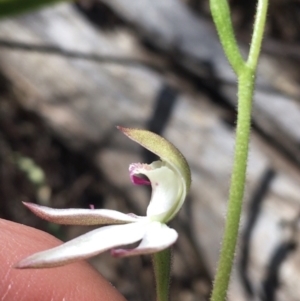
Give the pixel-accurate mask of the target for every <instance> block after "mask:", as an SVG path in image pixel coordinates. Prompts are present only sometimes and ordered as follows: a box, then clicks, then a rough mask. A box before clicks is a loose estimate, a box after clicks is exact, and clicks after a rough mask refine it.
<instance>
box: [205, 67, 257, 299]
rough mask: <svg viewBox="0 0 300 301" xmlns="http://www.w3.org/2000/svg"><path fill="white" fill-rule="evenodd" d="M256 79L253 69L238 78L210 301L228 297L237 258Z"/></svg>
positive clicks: (246, 69)
mask: <svg viewBox="0 0 300 301" xmlns="http://www.w3.org/2000/svg"><path fill="white" fill-rule="evenodd" d="M253 79H254V77H253V72H252V70H251V69H249V68H245V70H244V72H243V74H242V75H241V76H239V80H238V98H239V102H238V118H237V129H236V144H235V156H234V163H233V171H232V177H231V186H230V192H229V203H228V209H227V218H226V224H225V231H224V237H223V243H222V249H221V253H220V259H219V264H218V269H217V274H216V277H215V281H214V286H213V292H212V296H211V301H223V300H225V298H226V293H227V289H228V284H229V280H230V274H231V269H232V265H233V260H234V253H235V247H236V242H237V237H238V229H239V222H240V215H241V208H242V200H243V195H244V186H245V179H246V168H247V158H248V144H249V136H250V123H251V107H252V94H253V86H254V83H253Z"/></svg>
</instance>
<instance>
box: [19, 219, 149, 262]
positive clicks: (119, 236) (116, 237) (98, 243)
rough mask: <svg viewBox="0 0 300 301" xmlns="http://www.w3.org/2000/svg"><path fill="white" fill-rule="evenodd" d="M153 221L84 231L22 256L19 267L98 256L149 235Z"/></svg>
mask: <svg viewBox="0 0 300 301" xmlns="http://www.w3.org/2000/svg"><path fill="white" fill-rule="evenodd" d="M148 224H149V222H147V221H140V222H137V223H130V224H125V225H113V226H106V227H103V228H99V229H96V230H93V231H91V232H88V233H86V234H84V235H81V236H79V237H77V238H75V239H73V240H70V241H69V242H66V243H64V244H62V245H60V246H58V247H55V248H52V249H50V250H46V251H42V252H39V253H36V254H33V255H31V256H29V257H27V258H25V259H23V260H21V261H20V262H19V263H17V265H16V266H15V267H17V268H47V267H56V266H61V265H65V264H68V263H71V262H74V261H78V260H82V259H86V258H89V257H91V256H95V255H97V254H99V253H102V252H104V251H107V250H109V249H111V248H114V247H119V246H122V245H127V244H131V243H134V242H137V241H139V240H141V239H142V238H143V236H144V235H145V232H146V229H147V225H148Z"/></svg>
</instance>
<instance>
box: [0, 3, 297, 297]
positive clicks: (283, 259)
mask: <svg viewBox="0 0 300 301" xmlns="http://www.w3.org/2000/svg"><path fill="white" fill-rule="evenodd" d="M231 6H232V18H233V22H234V26H235V29H236V35H237V38H238V40H239V43H240V47H241V49H242V50H243V51H244V53H245V54H246V53H247V47H248V44H249V38H250V34H251V28H252V20H253V15H254V9H255V3H254V1H243V2H241V1H231ZM299 16H300V3H299V2H298V1H296V0H294V1H292V0H291V1H280V0H276V1H271V4H270V11H269V15H268V24H267V29H266V38H265V43H264V47H263V53H262V58H261V64H260V70H259V75H258V80H257V92H256V95H255V105H254V113H253V134H252V141H251V154H250V161H249V171H248V186H247V194H246V203H245V208H244V215H243V219H242V229H241V235H240V243H239V250H238V252H237V253H238V254H237V261H236V268H235V272H234V275H233V277H232V284H231V290H230V294H229V300H268V301H272V300H274V301H275V300H278V301H279V300H280V301H281V300H288V301H293V300H295V301H296V300H300V297H299V296H300V288H299V285H298V283H299V281H300V256H299V250H298V243H299V232H298V223H299V213H300V186H299V183H300V177H299V175H300V174H299V167H300V152H299V143H300V131H299V128H300V108H299V95H300V90H299V79H300V77H299V75H300V73H299V70H300V68H299V59H300V56H299V53H300V51H299V50H300V45H299V39H300V24H299V22H300V18H299ZM235 81H236V80H235V77H234V75H233V74H232V72H231V70H230V67H229V66H228V64H227V62H226V59H225V58H224V56H223V53H222V49H221V48H220V45H219V43H218V39H217V36H216V33H215V31H214V27H213V24H212V22H211V19H210V16H209V8H208V1H193V0H190V1H188V0H187V1H183V0H182V1H179V0H165V1H163V2H162V1H160V0H155V1H154V0H152V1H150V0H139V1H126V0H110V1H108V0H107V1H106V0H102V1H101V0H90V1H79V2H77V3H75V4H59V5H56V6H52V7H49V8H45V9H42V10H39V11H35V12H31V13H28V14H23V15H20V16H16V17H12V18H7V19H3V20H2V21H0V160H1V161H0V163H1V164H0V195H1V199H0V217H1V218H5V219H9V220H12V221H16V222H19V223H23V224H26V225H30V226H33V227H36V228H40V229H43V230H45V231H48V232H50V233H52V234H54V235H56V236H58V237H59V238H61V239H63V240H69V239H71V238H72V237H75V236H78V235H80V234H82V233H84V232H85V231H87V230H89V229H87V228H86V227H85V228H80V227H78V228H77V227H63V226H57V225H53V224H49V223H47V222H44V221H42V220H40V219H39V218H37V217H35V216H33V214H31V213H30V212H28V211H27V210H26V209H25V208H24V207H23V205H22V203H21V202H22V201H29V202H36V203H39V204H44V205H48V206H51V207H56V208H68V207H80V208H88V207H89V205H90V204H93V205H94V206H95V208H111V209H117V210H120V211H122V212H134V213H136V214H141V215H142V214H144V212H145V208H146V206H147V203H148V201H149V197H150V191H148V190H147V189H144V188H143V187H133V186H132V185H131V183H130V181H129V176H128V172H127V170H128V165H129V164H130V163H132V162H140V161H141V162H151V161H152V160H153V159H154V158H153V157H152V156H151V154H149V153H146V152H145V151H143V150H142V149H141V148H139V147H138V146H137V145H134V143H132V142H131V141H128V139H126V138H125V137H123V136H122V135H121V134H120V133H119V132H118V131H117V130H116V128H115V126H116V125H123V126H132V127H139V128H147V129H149V130H152V131H155V132H157V133H159V134H161V135H163V136H165V137H166V138H168V139H169V140H170V141H172V142H173V143H174V144H175V145H176V146H177V147H178V148H179V149H180V150H181V151H182V152H183V154H184V155H185V156H186V157H187V159H188V161H189V162H190V165H191V169H192V174H193V185H192V189H191V193H190V195H189V197H188V200H187V202H186V204H185V207H184V208H183V209H182V211H181V213H180V215H179V217H178V218H176V219H175V220H174V221H172V222H171V226H172V227H174V228H176V229H177V230H178V231H179V232H180V238H179V241H178V243H176V245H175V246H174V271H173V274H174V277H173V280H172V288H171V300H182V301H193V300H207V299H208V296H209V293H210V289H211V279H212V278H213V275H214V271H215V266H216V262H217V258H218V252H219V245H220V240H221V236H222V227H223V223H224V216H225V211H226V201H227V193H228V186H229V179H230V168H231V162H232V154H233V142H234V140H233V139H234V124H235V117H236V112H235V102H236V96H235V95H236V90H235ZM99 243H100V242H99ZM91 263H92V264H93V265H95V266H96V268H97V269H98V270H99V271H100V272H101V273H102V274H103V275H104V276H105V277H106V278H107V279H109V281H111V282H112V283H113V284H114V285H115V286H116V287H117V289H118V290H119V291H120V292H121V293H122V294H124V296H125V297H126V298H127V299H128V300H130V301H131V300H132V301H135V300H145V301H147V300H154V287H153V275H152V268H151V260H150V258H149V257H148V256H145V257H143V256H142V257H136V258H130V259H118V260H116V259H113V258H111V257H110V256H109V254H102V255H100V256H97V257H95V258H93V259H91Z"/></svg>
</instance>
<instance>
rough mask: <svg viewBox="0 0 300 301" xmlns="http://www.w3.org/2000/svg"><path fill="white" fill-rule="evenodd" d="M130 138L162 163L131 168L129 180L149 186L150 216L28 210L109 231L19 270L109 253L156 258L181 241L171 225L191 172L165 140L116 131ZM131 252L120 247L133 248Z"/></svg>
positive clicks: (25, 261)
mask: <svg viewBox="0 0 300 301" xmlns="http://www.w3.org/2000/svg"><path fill="white" fill-rule="evenodd" d="M118 129H119V130H120V131H122V132H123V133H124V134H125V135H126V136H128V137H129V138H130V139H132V140H133V141H135V142H137V143H139V144H140V145H142V146H143V147H145V148H147V149H148V150H150V151H151V152H153V153H155V154H156V155H158V156H159V157H160V159H161V160H160V161H155V162H153V163H151V164H142V163H133V164H131V165H130V166H129V174H130V178H131V180H132V182H133V183H134V184H136V185H151V188H152V195H151V200H150V203H149V206H148V208H147V213H146V216H136V215H134V214H125V213H122V212H118V211H115V210H109V209H53V208H48V207H44V206H39V205H36V204H32V203H24V205H25V206H26V207H27V208H28V209H29V210H31V211H32V212H33V213H35V214H36V215H37V216H39V217H41V218H43V219H45V220H47V221H51V222H53V223H57V224H64V225H107V226H105V227H101V228H98V229H96V230H93V231H90V232H88V233H86V234H84V235H81V236H79V237H77V238H75V239H73V240H71V241H68V242H66V243H64V244H62V245H60V246H58V247H55V248H52V249H49V250H46V251H42V252H39V253H36V254H33V255H31V256H29V257H27V258H25V259H23V260H21V261H20V262H18V263H17V264H16V267H17V268H47V267H56V266H61V265H65V264H68V263H71V262H74V261H78V260H83V259H86V258H89V257H92V256H95V255H97V254H99V253H102V252H104V251H107V250H111V254H112V255H113V256H115V257H126V256H133V255H140V254H152V253H155V252H159V251H161V250H163V249H166V248H168V247H169V246H171V245H172V244H173V243H174V242H175V241H176V240H177V237H178V234H177V232H176V231H175V230H174V229H171V228H169V227H168V226H167V225H166V223H167V222H169V221H170V220H171V219H172V218H173V217H174V216H175V215H176V214H177V212H178V211H179V209H180V208H181V206H182V204H183V202H184V200H185V197H186V194H187V192H188V190H189V188H190V184H191V174H190V169H189V166H188V164H187V162H186V160H185V158H184V157H183V155H182V154H181V153H180V152H179V151H178V149H177V148H176V147H175V146H174V145H173V144H171V143H170V142H168V141H167V140H165V139H164V138H162V137H160V136H158V135H156V134H154V133H152V132H149V131H145V130H139V129H128V128H122V127H118ZM139 241H140V244H139V245H138V246H137V247H136V248H133V249H122V248H120V247H121V246H124V245H129V244H132V243H135V242H139Z"/></svg>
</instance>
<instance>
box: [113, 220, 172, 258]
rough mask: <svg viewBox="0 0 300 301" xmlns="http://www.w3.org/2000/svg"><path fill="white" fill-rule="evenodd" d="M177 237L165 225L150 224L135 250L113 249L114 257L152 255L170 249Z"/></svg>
mask: <svg viewBox="0 0 300 301" xmlns="http://www.w3.org/2000/svg"><path fill="white" fill-rule="evenodd" d="M177 237H178V233H177V232H176V231H175V230H174V229H171V228H169V227H168V226H167V225H165V224H162V223H159V222H152V223H151V224H150V225H149V226H148V228H147V231H146V233H145V236H144V237H143V240H142V241H141V243H140V245H139V246H138V247H137V248H135V249H113V250H112V251H111V254H112V255H113V256H114V257H127V256H134V255H142V254H152V253H156V252H159V251H161V250H164V249H166V248H168V247H170V246H171V245H172V244H173V243H174V242H175V241H176V240H177Z"/></svg>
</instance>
